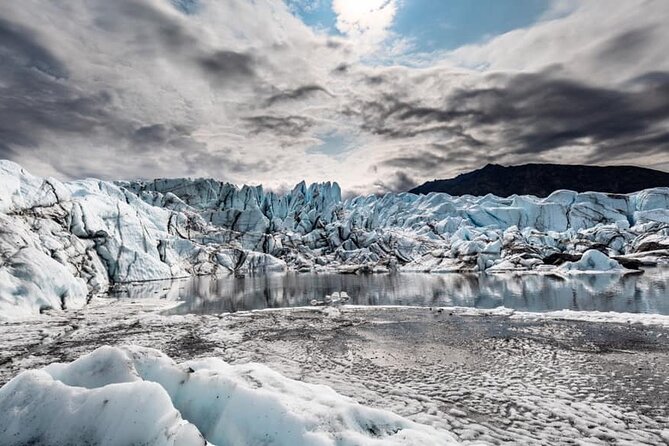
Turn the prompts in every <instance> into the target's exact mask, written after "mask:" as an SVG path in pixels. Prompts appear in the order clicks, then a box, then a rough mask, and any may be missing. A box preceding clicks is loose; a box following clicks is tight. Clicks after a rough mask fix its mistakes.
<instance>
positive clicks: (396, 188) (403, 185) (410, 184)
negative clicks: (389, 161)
mask: <svg viewBox="0 0 669 446" xmlns="http://www.w3.org/2000/svg"><path fill="white" fill-rule="evenodd" d="M417 185H418V183H417V181H416V180H415V179H413V178H411V177H410V176H409V175H407V174H406V173H405V172H401V171H397V172H395V173H393V174H392V175H391V176H390V178H388V179H380V180H378V181H376V182H375V183H374V186H375V187H376V188H377V191H378V193H381V194H384V193H387V192H406V191H408V190H410V189H413V188H414V187H416V186H417Z"/></svg>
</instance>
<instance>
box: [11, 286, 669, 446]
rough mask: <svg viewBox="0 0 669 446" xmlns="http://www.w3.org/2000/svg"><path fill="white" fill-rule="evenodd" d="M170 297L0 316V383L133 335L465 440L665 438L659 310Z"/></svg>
mask: <svg viewBox="0 0 669 446" xmlns="http://www.w3.org/2000/svg"><path fill="white" fill-rule="evenodd" d="M169 305H173V303H170V302H169V301H165V300H160V299H153V300H151V299H144V300H130V299H125V300H110V299H101V298H94V299H93V300H92V301H91V303H90V305H88V306H87V307H85V308H83V309H79V310H70V311H67V312H54V313H53V314H52V315H43V316H40V317H38V318H32V319H28V320H25V321H22V322H11V321H9V322H3V323H0V333H2V336H0V339H1V341H0V351H2V354H1V356H0V382H1V383H5V382H6V381H8V380H9V379H10V378H12V377H13V376H15V375H16V374H17V373H18V372H19V371H21V370H25V369H29V368H39V367H43V366H46V365H48V364H50V363H52V362H55V361H68V362H69V361H72V360H74V359H76V358H78V357H80V356H81V355H82V354H84V353H89V352H91V351H93V350H95V349H96V348H98V347H100V346H103V345H123V344H135V345H139V346H147V347H152V348H156V349H159V350H162V351H163V352H164V353H166V354H167V355H169V356H171V357H172V358H173V359H175V360H176V361H178V362H181V361H185V360H192V359H194V358H200V357H212V356H213V357H217V358H220V359H223V360H225V361H227V362H229V363H232V364H243V363H247V362H249V361H256V362H261V363H264V364H266V365H267V366H269V367H271V368H272V369H274V370H276V371H278V372H281V373H283V374H284V375H286V376H287V377H290V378H295V379H298V380H301V381H304V382H306V383H312V384H327V385H329V386H331V387H332V388H333V389H334V390H336V391H337V392H338V393H340V394H343V395H346V396H349V397H352V398H353V399H354V400H356V401H357V402H360V403H362V404H365V405H368V406H371V407H377V408H383V409H386V410H390V411H392V412H395V413H396V414H398V415H400V416H403V417H406V418H408V419H410V420H413V421H416V422H418V423H421V424H426V425H430V426H431V427H432V428H434V429H437V430H438V431H440V432H444V435H446V432H452V433H453V434H454V435H455V436H456V437H457V439H458V440H459V441H460V442H462V443H464V444H504V443H507V444H551V445H553V444H653V445H656V444H662V443H663V442H664V443H666V442H668V441H669V405H668V404H667V401H669V338H668V336H669V318H667V317H663V316H655V317H654V318H652V319H651V318H649V317H648V316H634V315H618V316H614V315H605V314H598V315H597V316H598V318H599V320H596V318H594V316H595V314H588V313H578V314H575V313H573V312H572V313H569V312H567V313H553V314H550V313H549V314H544V315H542V316H539V315H526V314H522V313H514V312H512V311H499V310H497V311H487V312H485V311H477V310H472V309H441V308H406V307H405V308H397V307H342V308H332V307H327V308H324V309H313V308H303V309H291V310H271V311H255V312H243V313H234V314H224V315H218V316H216V315H186V316H163V315H161V314H160V313H159V312H161V311H163V310H165V309H166V307H168V306H169ZM561 317H566V318H568V319H571V320H564V319H561ZM578 319H585V320H578ZM642 320H646V321H650V322H651V324H650V325H648V324H641V323H638V322H639V321H642Z"/></svg>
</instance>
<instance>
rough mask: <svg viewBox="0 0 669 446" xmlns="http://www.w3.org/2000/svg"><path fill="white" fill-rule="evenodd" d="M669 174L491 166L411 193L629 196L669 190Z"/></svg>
mask: <svg viewBox="0 0 669 446" xmlns="http://www.w3.org/2000/svg"><path fill="white" fill-rule="evenodd" d="M668 186H669V173H667V172H661V171H659V170H653V169H645V168H641V167H634V166H602V167H599V166H578V165H566V164H523V165H520V166H500V165H498V164H488V165H487V166H485V167H483V168H482V169H478V170H475V171H473V172H468V173H465V174H462V175H458V176H457V177H455V178H451V179H449V180H434V181H428V182H427V183H424V184H422V185H420V186H418V187H415V188H414V189H412V190H410V191H409V192H411V193H415V194H428V193H430V192H444V193H447V194H451V195H465V194H469V195H485V194H490V193H493V194H495V195H498V196H500V197H508V196H510V195H513V194H517V195H534V196H537V197H547V196H548V195H550V194H551V193H552V192H553V191H556V190H559V189H569V190H573V191H576V192H589V191H594V192H609V193H619V194H626V193H632V192H638V191H641V190H643V189H649V188H653V187H668Z"/></svg>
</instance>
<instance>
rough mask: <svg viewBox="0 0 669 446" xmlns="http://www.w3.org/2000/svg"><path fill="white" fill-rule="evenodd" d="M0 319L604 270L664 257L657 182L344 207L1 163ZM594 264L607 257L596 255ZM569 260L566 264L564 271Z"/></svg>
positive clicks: (210, 185) (373, 199)
mask: <svg viewBox="0 0 669 446" xmlns="http://www.w3.org/2000/svg"><path fill="white" fill-rule="evenodd" d="M0 225H2V230H1V231H0V254H1V255H2V261H1V263H0V279H1V280H0V317H10V316H17V315H28V314H35V313H37V312H38V311H40V310H42V309H46V308H64V307H69V308H73V307H77V306H81V305H83V304H85V302H86V298H87V296H88V295H90V294H91V293H96V292H104V291H106V289H107V287H108V286H109V285H110V284H113V283H119V282H128V281H144V280H154V279H165V278H172V277H180V276H188V275H196V274H210V273H217V272H221V271H225V272H234V273H245V272H248V271H260V270H264V271H281V270H285V269H294V270H299V271H305V270H308V271H321V270H334V271H339V272H345V273H351V272H383V271H389V270H403V271H431V272H448V271H485V272H490V273H493V272H497V271H508V270H513V271H519V270H520V271H554V272H567V271H573V270H579V269H580V267H579V266H574V267H571V266H565V267H563V268H562V269H559V268H560V267H559V265H561V264H564V263H565V262H572V263H574V262H575V264H578V262H579V261H581V256H582V255H583V253H585V252H586V251H589V250H596V251H598V252H599V253H601V254H589V256H588V258H586V259H585V261H588V262H589V261H590V260H593V259H592V258H591V257H593V256H595V259H594V260H597V261H596V262H594V263H593V264H592V265H590V266H589V267H588V268H595V269H599V268H600V267H603V268H605V269H607V270H609V272H623V271H625V270H624V269H623V268H611V267H610V265H613V264H612V263H611V261H610V259H614V260H615V261H616V262H618V263H620V264H621V265H622V266H623V267H635V266H638V265H639V264H642V263H653V262H657V261H663V260H664V261H666V260H667V259H669V188H657V189H648V190H645V191H642V192H638V193H634V194H629V195H613V194H604V193H580V194H578V193H576V192H571V191H557V192H555V193H553V194H551V195H550V196H549V197H547V198H544V199H539V198H536V197H532V196H512V197H509V198H500V197H496V196H493V195H486V196H483V197H473V196H467V195H465V196H461V197H453V196H450V195H447V194H436V193H434V194H429V195H425V196H417V195H413V194H408V193H401V194H387V195H385V196H382V197H378V196H368V197H356V198H353V199H351V200H345V201H344V200H342V198H341V191H340V189H339V186H338V185H337V184H336V183H323V184H312V185H311V186H307V185H306V184H305V183H300V184H298V185H297V186H296V187H295V188H294V189H293V190H292V191H290V192H288V193H286V194H283V195H279V194H276V193H273V192H266V191H264V190H263V189H262V187H250V186H244V187H242V188H238V187H236V186H234V185H231V184H227V183H222V182H219V181H215V180H210V179H195V180H192V179H164V180H154V181H134V182H116V183H112V182H105V181H100V180H94V179H88V180H81V181H72V182H66V183H62V182H60V181H57V180H55V179H51V178H38V177H35V176H33V175H31V174H29V173H27V172H26V171H25V170H23V169H22V168H21V167H20V166H18V165H17V164H15V163H12V162H9V161H0ZM604 257H608V259H605V258H604ZM568 265H570V264H568Z"/></svg>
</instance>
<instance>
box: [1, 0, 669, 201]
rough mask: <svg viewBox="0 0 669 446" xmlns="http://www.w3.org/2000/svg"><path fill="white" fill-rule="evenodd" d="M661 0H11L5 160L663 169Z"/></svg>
mask: <svg viewBox="0 0 669 446" xmlns="http://www.w3.org/2000/svg"><path fill="white" fill-rule="evenodd" d="M666 23H669V3H668V2H667V1H666V0H439V1H435V0H114V1H109V0H68V1H67V2H54V1H52V0H22V1H20V2H19V1H11V2H9V1H7V2H1V3H0V60H1V61H2V63H0V158H4V159H10V160H13V161H16V162H18V163H20V164H21V165H22V166H23V167H25V168H26V169H27V170H29V171H31V172H32V173H34V174H37V175H43V176H54V177H56V178H60V179H75V178H83V177H97V178H103V179H133V178H145V179H149V178H158V177H213V178H217V179H220V180H224V181H229V182H232V183H237V184H263V185H264V187H266V188H268V189H273V190H277V191H283V190H286V189H288V188H290V187H292V186H293V185H294V184H296V183H298V182H299V181H301V180H306V181H307V182H315V181H337V182H339V184H340V185H341V186H342V188H343V189H344V191H345V192H346V193H347V194H368V193H377V194H378V193H385V192H389V191H404V190H408V189H410V188H411V187H413V186H415V185H417V184H421V183H422V182H424V181H426V180H431V179H434V178H449V177H452V176H455V175H457V174H459V173H463V172H466V171H469V170H472V169H476V168H480V167H483V166H484V165H486V164H488V163H497V164H521V163H528V162H558V163H570V164H596V165H614V164H631V165H638V166H644V167H651V168H656V169H661V170H665V171H668V170H669V57H667V54H669V26H666Z"/></svg>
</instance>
